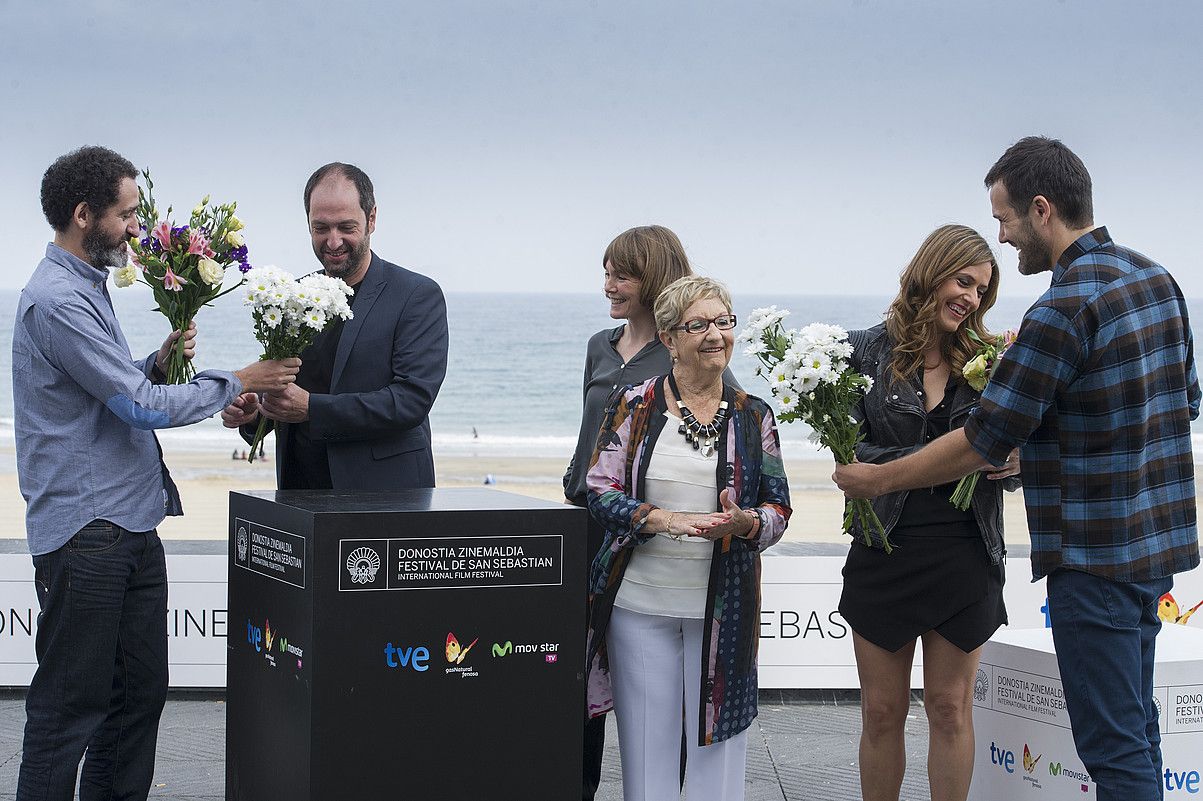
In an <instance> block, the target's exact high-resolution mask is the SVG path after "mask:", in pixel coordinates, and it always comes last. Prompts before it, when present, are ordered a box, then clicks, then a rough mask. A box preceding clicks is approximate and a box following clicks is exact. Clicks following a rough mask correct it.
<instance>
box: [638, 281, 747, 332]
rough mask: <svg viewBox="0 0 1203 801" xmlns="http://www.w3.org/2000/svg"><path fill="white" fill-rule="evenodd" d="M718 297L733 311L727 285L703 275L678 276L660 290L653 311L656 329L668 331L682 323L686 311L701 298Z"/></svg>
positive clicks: (728, 309)
mask: <svg viewBox="0 0 1203 801" xmlns="http://www.w3.org/2000/svg"><path fill="white" fill-rule="evenodd" d="M709 298H718V299H719V300H721V301H722V302H723V305H724V306H726V307H727V311H731V293H730V292H728V291H727V287H725V286H723V285H722V284H720V283H719V282H718V281H715V280H714V279H713V278H707V277H705V276H703V275H687V276H685V277H684V278H678V279H677V280H676V281H673V282H672V283H671V284H669V285H668V286H666V287H664V289H663V290H662V291H661V292H660V297H658V298H656V306H655V308H654V309H653V310H652V313H653V314H654V315H655V317H656V330H657V331H668V330H669V329H670V328H672V327H673V326H674V325H680V324H681V318H682V317H683V316H684V315H685V311H686V310H687V309H688V308H689V307H690V306H692V305H693V304H695V303H697V302H698V301H699V300H707V299H709Z"/></svg>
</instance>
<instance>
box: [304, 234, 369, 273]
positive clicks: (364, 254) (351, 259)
mask: <svg viewBox="0 0 1203 801" xmlns="http://www.w3.org/2000/svg"><path fill="white" fill-rule="evenodd" d="M371 249H372V244H371V240H370V239H369V238H368V237H366V236H365V237H364V238H363V239H362V240H360V242H359V244H358V245H356V246H355V247H353V248H351V250H350V253H348V254H347V258H345V259H343V262H342V264H337V263H333V262H330V261H329V260H327V258H326V256H325V253H324V252H323V251H321V250H318V251H317V260H318V261H319V262H321V263H322V268H323V269H325V271H326V275H328V276H330V277H331V278H346V277H347V276H348V275H351V274H352V273H353V272H355V271H356V270H358V269H359V266H360V265H361V264H363V262H364V260H365V259H366V258H368V257H369V252H370V251H371Z"/></svg>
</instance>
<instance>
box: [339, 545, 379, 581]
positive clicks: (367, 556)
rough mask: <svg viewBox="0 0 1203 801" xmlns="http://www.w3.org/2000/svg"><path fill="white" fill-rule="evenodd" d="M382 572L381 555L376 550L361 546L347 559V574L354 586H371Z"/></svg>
mask: <svg viewBox="0 0 1203 801" xmlns="http://www.w3.org/2000/svg"><path fill="white" fill-rule="evenodd" d="M378 570H380V554H379V553H377V552H376V549H375V548H368V547H366V546H361V547H359V548H356V549H355V550H353V551H351V554H350V555H349V556H348V557H347V572H348V573H350V574H351V581H352V583H354V584H371V583H372V582H373V581H375V580H376V571H378Z"/></svg>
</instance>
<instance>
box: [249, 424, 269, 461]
mask: <svg viewBox="0 0 1203 801" xmlns="http://www.w3.org/2000/svg"><path fill="white" fill-rule="evenodd" d="M266 436H267V418H266V417H264V416H263V415H262V414H260V415H259V427H258V428H256V429H255V439H254V440H252V441H251V452H250V453H248V454H247V455H246V461H247V464H254V463H255V454H256V453H258V452H259V446H260V445H261V444H262V443H263V438H264V437H266Z"/></svg>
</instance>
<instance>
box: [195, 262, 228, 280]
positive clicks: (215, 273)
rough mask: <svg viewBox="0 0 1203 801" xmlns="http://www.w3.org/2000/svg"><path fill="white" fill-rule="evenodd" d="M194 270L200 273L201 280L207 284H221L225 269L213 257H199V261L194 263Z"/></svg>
mask: <svg viewBox="0 0 1203 801" xmlns="http://www.w3.org/2000/svg"><path fill="white" fill-rule="evenodd" d="M196 271H197V272H198V273H200V277H201V280H202V281H204V282H205V283H206V284H208V285H209V286H221V282H222V280H223V279H224V278H225V277H226V271H225V270H223V269H222V268H221V265H220V264H218V263H217V262H215V261H213V259H207V258H201V260H200V263H199V264H197V265H196Z"/></svg>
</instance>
